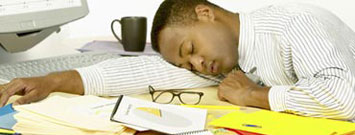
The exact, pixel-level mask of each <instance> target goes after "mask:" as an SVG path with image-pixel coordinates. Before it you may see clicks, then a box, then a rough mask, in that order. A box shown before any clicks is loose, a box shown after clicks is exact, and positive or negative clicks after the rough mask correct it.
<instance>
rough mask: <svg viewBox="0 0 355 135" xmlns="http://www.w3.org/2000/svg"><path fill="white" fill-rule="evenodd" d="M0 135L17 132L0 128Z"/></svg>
mask: <svg viewBox="0 0 355 135" xmlns="http://www.w3.org/2000/svg"><path fill="white" fill-rule="evenodd" d="M0 134H15V131H11V130H7V129H1V128H0Z"/></svg>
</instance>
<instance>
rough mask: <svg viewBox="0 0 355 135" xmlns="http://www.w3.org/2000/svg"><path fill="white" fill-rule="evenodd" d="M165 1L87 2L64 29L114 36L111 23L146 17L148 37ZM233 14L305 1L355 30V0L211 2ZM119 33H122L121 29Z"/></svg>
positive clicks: (80, 34)
mask: <svg viewBox="0 0 355 135" xmlns="http://www.w3.org/2000/svg"><path fill="white" fill-rule="evenodd" d="M162 1H163V0H88V2H89V8H90V13H89V15H88V16H87V17H85V18H84V19H81V20H79V21H77V22H74V23H71V24H69V25H66V26H65V27H63V30H64V31H63V32H66V34H64V35H62V36H66V37H69V38H77V37H95V36H111V30H110V23H111V20H113V19H115V18H121V17H123V16H146V17H147V18H148V34H147V36H148V37H147V39H148V40H149V39H150V37H149V31H150V27H151V24H152V20H153V16H154V13H155V11H156V10H157V8H158V6H159V4H160V3H161V2H162ZM210 1H211V2H214V3H216V4H217V5H220V6H221V7H224V8H226V9H228V10H230V11H233V12H240V11H243V12H247V11H251V10H254V9H257V8H260V7H263V6H266V5H270V4H273V3H282V2H303V3H311V4H314V5H318V6H321V7H324V8H326V9H329V10H330V11H332V12H333V13H335V14H336V15H338V16H339V17H340V18H341V19H342V20H343V21H345V22H346V23H347V24H348V25H349V26H350V27H351V28H352V29H353V30H355V15H354V13H355V7H354V5H355V1H354V0H210ZM118 32H119V30H118Z"/></svg>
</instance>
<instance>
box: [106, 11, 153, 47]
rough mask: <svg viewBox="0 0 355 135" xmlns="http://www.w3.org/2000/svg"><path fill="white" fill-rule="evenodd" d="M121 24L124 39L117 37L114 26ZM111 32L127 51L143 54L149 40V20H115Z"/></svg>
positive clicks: (142, 18) (129, 18) (134, 18)
mask: <svg viewBox="0 0 355 135" xmlns="http://www.w3.org/2000/svg"><path fill="white" fill-rule="evenodd" d="M116 22H118V23H120V24H121V35H122V39H121V38H120V37H119V36H117V34H116V32H115V30H114V24H115V23H116ZM111 30H112V33H113V35H114V36H115V37H116V38H117V40H118V41H119V42H120V43H121V44H122V45H123V49H124V50H125V51H131V52H141V51H144V47H145V44H146V39H147V18H146V17H135V16H132V17H123V18H121V20H119V19H115V20H113V21H112V23H111Z"/></svg>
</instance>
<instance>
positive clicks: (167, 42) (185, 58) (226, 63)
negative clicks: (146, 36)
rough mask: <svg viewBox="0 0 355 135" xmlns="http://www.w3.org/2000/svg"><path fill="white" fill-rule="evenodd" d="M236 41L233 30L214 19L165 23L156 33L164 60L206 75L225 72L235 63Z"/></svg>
mask: <svg viewBox="0 0 355 135" xmlns="http://www.w3.org/2000/svg"><path fill="white" fill-rule="evenodd" d="M237 44H238V39H237V38H236V36H235V35H233V34H232V30H231V29H229V28H227V27H226V26H224V25H223V24H221V23H219V22H216V21H215V22H208V21H198V22H195V23H194V24H191V25H190V26H176V27H166V28H164V29H163V30H162V31H161V32H160V34H159V47H160V51H161V54H162V56H163V58H164V59H165V60H167V61H168V62H170V63H172V64H174V65H176V66H178V67H183V68H186V69H188V70H194V71H198V72H200V73H203V74H208V75H217V74H220V73H228V72H230V71H231V70H232V69H233V68H234V67H235V66H236V64H237V60H238V53H237V51H238V48H237Z"/></svg>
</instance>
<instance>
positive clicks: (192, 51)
mask: <svg viewBox="0 0 355 135" xmlns="http://www.w3.org/2000/svg"><path fill="white" fill-rule="evenodd" d="M194 52H195V46H194V44H193V43H191V50H190V54H194Z"/></svg>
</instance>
